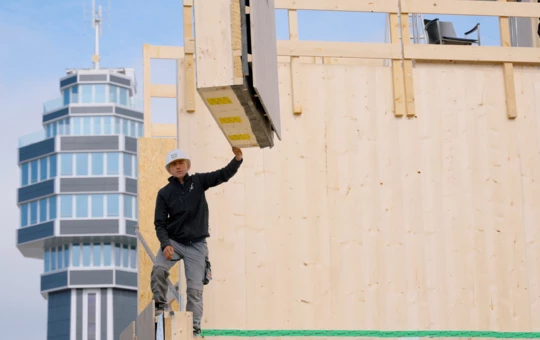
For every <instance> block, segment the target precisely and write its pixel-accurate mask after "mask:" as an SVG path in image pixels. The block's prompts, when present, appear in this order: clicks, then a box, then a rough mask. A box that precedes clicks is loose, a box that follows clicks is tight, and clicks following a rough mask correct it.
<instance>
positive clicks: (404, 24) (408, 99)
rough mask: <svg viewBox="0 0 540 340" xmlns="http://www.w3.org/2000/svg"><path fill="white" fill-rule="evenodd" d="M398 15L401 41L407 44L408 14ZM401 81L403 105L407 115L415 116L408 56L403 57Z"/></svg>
mask: <svg viewBox="0 0 540 340" xmlns="http://www.w3.org/2000/svg"><path fill="white" fill-rule="evenodd" d="M392 15H393V14H392ZM400 16H401V27H400V30H401V43H402V44H403V46H407V45H410V44H411V35H410V33H409V32H410V31H409V15H408V14H401V15H400ZM402 53H403V51H402ZM403 81H404V83H405V85H404V86H405V105H406V109H407V111H406V112H407V116H408V117H415V116H416V109H415V105H414V82H413V64H412V60H411V59H408V58H407V59H406V58H404V59H403Z"/></svg>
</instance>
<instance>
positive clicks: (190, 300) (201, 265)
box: [150, 240, 208, 331]
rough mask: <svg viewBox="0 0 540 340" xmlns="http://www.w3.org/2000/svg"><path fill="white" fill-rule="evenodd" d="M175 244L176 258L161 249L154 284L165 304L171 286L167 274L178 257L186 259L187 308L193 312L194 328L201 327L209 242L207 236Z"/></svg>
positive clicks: (155, 294)
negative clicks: (166, 254) (192, 241)
mask: <svg viewBox="0 0 540 340" xmlns="http://www.w3.org/2000/svg"><path fill="white" fill-rule="evenodd" d="M170 242H171V245H172V246H173V248H174V255H173V258H172V260H167V259H166V258H165V256H164V255H163V251H162V250H161V249H160V250H159V252H158V254H157V256H156V261H155V263H154V267H153V269H152V274H151V279H150V281H151V282H150V285H151V289H152V293H153V297H154V300H155V302H156V304H161V305H165V304H166V303H167V299H166V295H167V290H168V285H167V278H168V277H169V275H170V273H169V270H170V269H171V267H172V266H173V265H175V264H176V263H177V262H178V261H180V260H184V269H185V275H186V283H187V287H186V293H187V303H186V311H188V312H192V313H193V330H194V331H198V330H200V329H201V320H202V315H203V287H204V284H203V279H204V276H205V269H206V259H207V258H208V245H207V243H206V240H203V241H200V242H196V243H192V244H189V245H184V244H180V243H178V242H175V241H173V240H171V241H170Z"/></svg>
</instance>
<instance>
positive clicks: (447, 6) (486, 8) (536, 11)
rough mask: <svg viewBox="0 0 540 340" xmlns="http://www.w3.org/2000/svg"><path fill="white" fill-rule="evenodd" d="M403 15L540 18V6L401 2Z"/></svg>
mask: <svg viewBox="0 0 540 340" xmlns="http://www.w3.org/2000/svg"><path fill="white" fill-rule="evenodd" d="M400 1H401V12H402V13H415V14H446V15H471V16H506V17H523V18H531V17H537V18H538V17H540V6H539V5H538V4H537V3H531V2H502V1H499V2H497V1H478V0H400Z"/></svg>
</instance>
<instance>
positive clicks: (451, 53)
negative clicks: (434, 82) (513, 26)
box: [404, 44, 540, 64]
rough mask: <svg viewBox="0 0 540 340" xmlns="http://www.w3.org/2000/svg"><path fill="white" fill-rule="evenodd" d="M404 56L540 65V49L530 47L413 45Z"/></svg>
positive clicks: (405, 47) (418, 58) (406, 47)
mask: <svg viewBox="0 0 540 340" xmlns="http://www.w3.org/2000/svg"><path fill="white" fill-rule="evenodd" d="M404 55H405V58H406V59H416V60H447V61H453V60H455V61H472V62H511V63H524V64H538V63H540V49H538V48H529V47H499V46H456V45H424V44H411V45H405V46H404Z"/></svg>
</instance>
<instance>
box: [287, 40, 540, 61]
mask: <svg viewBox="0 0 540 340" xmlns="http://www.w3.org/2000/svg"><path fill="white" fill-rule="evenodd" d="M277 47H278V49H277V51H278V60H279V61H280V62H284V61H285V60H286V59H281V58H280V57H290V56H299V57H333V58H359V59H402V55H401V47H400V45H399V44H397V43H395V44H391V43H388V44H386V43H362V42H327V41H302V40H300V41H292V40H278V41H277ZM403 58H404V59H416V60H422V61H423V60H425V61H429V60H435V61H469V62H471V61H472V62H495V63H504V62H511V63H523V64H540V49H537V48H529V47H502V46H474V45H473V46H458V45H435V44H406V45H404V54H403Z"/></svg>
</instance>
